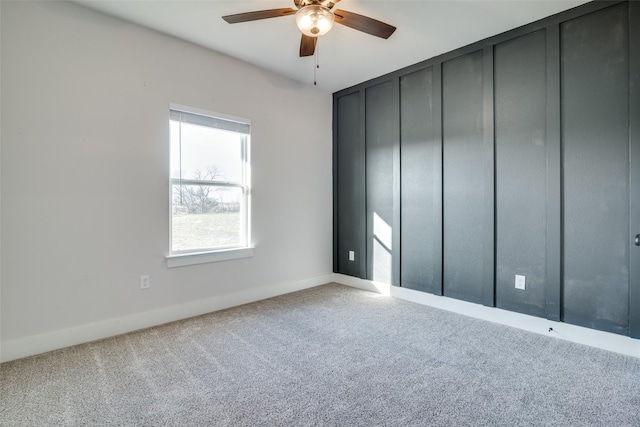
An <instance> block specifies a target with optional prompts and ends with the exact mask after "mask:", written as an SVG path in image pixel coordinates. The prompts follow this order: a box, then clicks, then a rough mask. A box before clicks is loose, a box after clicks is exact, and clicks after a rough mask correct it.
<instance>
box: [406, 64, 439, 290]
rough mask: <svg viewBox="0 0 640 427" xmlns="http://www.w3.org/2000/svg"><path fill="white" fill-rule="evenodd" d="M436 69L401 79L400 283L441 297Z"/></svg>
mask: <svg viewBox="0 0 640 427" xmlns="http://www.w3.org/2000/svg"><path fill="white" fill-rule="evenodd" d="M432 90H433V69H432V68H431V67H429V68H425V69H422V70H418V71H415V72H413V73H411V74H407V75H405V76H402V77H401V78H400V147H401V154H400V164H401V171H400V173H401V206H402V210H401V219H402V220H401V233H402V235H401V251H400V253H401V254H402V259H401V283H402V286H403V287H407V288H410V289H416V290H421V291H427V292H431V293H437V294H439V293H440V288H441V285H440V283H435V280H434V271H435V269H436V266H437V264H440V263H441V262H442V261H441V258H440V254H439V251H436V248H435V244H434V243H435V242H436V241H438V239H436V234H438V233H440V232H441V231H440V227H441V226H440V224H439V223H438V222H437V221H438V219H437V217H438V215H436V214H437V212H436V209H439V206H440V204H439V203H438V201H437V200H436V198H437V197H440V190H439V189H438V188H437V185H438V184H439V180H438V179H437V176H436V174H437V173H439V170H440V167H439V163H440V161H441V158H440V155H439V153H440V151H439V149H438V145H439V144H440V142H439V141H436V140H435V139H434V129H433V97H432Z"/></svg>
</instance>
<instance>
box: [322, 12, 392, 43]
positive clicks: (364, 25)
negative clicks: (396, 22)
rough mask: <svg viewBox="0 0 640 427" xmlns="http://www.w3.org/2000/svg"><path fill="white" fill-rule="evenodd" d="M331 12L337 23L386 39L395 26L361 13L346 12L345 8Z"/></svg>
mask: <svg viewBox="0 0 640 427" xmlns="http://www.w3.org/2000/svg"><path fill="white" fill-rule="evenodd" d="M333 13H334V14H335V16H336V19H335V22H337V23H338V24H342V25H345V26H347V27H349V28H353V29H354V30H358V31H362V32H363V33H367V34H371V35H372V36H376V37H381V38H383V39H388V38H389V36H391V34H393V32H394V31H395V30H396V27H394V26H393V25H389V24H385V23H384V22H382V21H378V20H377V19H373V18H368V17H366V16H363V15H358V14H357V13H353V12H347V11H346V10H336V11H335V12H333Z"/></svg>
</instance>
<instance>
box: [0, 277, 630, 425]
mask: <svg viewBox="0 0 640 427" xmlns="http://www.w3.org/2000/svg"><path fill="white" fill-rule="evenodd" d="M0 425H2V426H640V359H636V358H632V357H627V356H623V355H620V354H616V353H611V352H607V351H603V350H598V349H594V348H591V347H586V346H582V345H578V344H574V343H570V342H566V341H562V340H559V339H556V338H552V337H547V336H543V335H539V334H533V333H528V332H525V331H522V330H518V329H514V328H510V327H507V326H502V325H497V324H493V323H489V322H485V321H482V320H478V319H473V318H469V317H466V316H461V315H458V314H454V313H450V312H446V311H442V310H438V309H435V308H431V307H426V306H422V305H418V304H413V303H410V302H407V301H402V300H398V299H393V298H389V297H384V296H380V295H377V294H374V293H371V292H366V291H361V290H358V289H353V288H349V287H345V286H341V285H336V284H330V285H325V286H320V287H316V288H312V289H308V290H304V291H301V292H296V293H292V294H288V295H283V296H279V297H276V298H272V299H268V300H264V301H260V302H257V303H253V304H248V305H244V306H240V307H236V308H232V309H228V310H224V311H219V312H216V313H211V314H208V315H204V316H199V317H195V318H191V319H187V320H183V321H179V322H174V323H171V324H167V325H162V326H159V327H155V328H151V329H147V330H143V331H139V332H133V333H130V334H127V335H122V336H118V337H114V338H109V339H105V340H101V341H97V342H92V343H87V344H83V345H79V346H75V347H70V348H66V349H62V350H57V351H54V352H50V353H46V354H43V355H39V356H34V357H30V358H26V359H21V360H16V361H12V362H7V363H3V364H1V365H0Z"/></svg>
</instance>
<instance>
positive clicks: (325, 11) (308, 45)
mask: <svg viewBox="0 0 640 427" xmlns="http://www.w3.org/2000/svg"><path fill="white" fill-rule="evenodd" d="M339 1H340V0H293V3H294V5H295V7H296V8H295V9H293V8H282V9H269V10H257V11H254V12H246V13H237V14H235V15H227V16H223V17H222V19H224V20H225V21H227V22H228V23H229V24H237V23H239V22H247V21H256V20H259V19H267V18H277V17H279V16H288V15H295V16H296V25H297V26H298V29H299V30H300V31H301V32H302V40H301V41H300V56H301V57H302V56H311V55H313V54H314V52H315V50H316V43H317V41H318V37H320V36H322V35H324V34H326V33H328V32H329V30H330V29H331V27H332V26H333V23H334V22H337V23H338V24H342V25H345V26H347V27H350V28H353V29H354V30H358V31H362V32H364V33H367V34H371V35H373V36H376V37H381V38H383V39H388V38H389V36H391V34H393V32H394V31H395V30H396V27H394V26H392V25H389V24H385V23H384V22H381V21H378V20H376V19H373V18H369V17H366V16H363V15H359V14H357V13H353V12H347V11H346V10H332V9H333V7H334V6H335V5H336V3H338V2H339Z"/></svg>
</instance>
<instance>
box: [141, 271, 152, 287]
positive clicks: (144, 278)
mask: <svg viewBox="0 0 640 427" xmlns="http://www.w3.org/2000/svg"><path fill="white" fill-rule="evenodd" d="M150 286H151V279H150V278H149V276H148V275H146V274H145V275H144V276H140V289H149V287H150Z"/></svg>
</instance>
